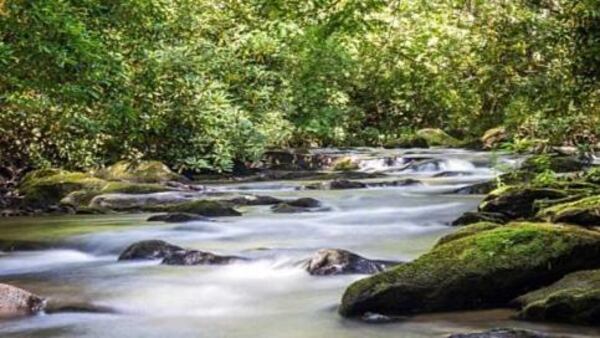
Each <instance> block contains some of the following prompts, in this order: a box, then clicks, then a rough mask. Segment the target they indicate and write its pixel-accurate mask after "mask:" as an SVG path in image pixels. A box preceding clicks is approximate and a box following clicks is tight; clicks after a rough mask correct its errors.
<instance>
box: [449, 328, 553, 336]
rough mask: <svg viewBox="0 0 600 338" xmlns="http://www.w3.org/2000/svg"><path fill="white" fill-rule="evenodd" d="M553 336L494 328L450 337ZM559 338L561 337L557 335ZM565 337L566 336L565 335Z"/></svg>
mask: <svg viewBox="0 0 600 338" xmlns="http://www.w3.org/2000/svg"><path fill="white" fill-rule="evenodd" d="M552 337H553V336H550V335H547V334H544V333H541V332H535V331H529V330H522V329H492V330H489V331H484V332H475V333H459V334H453V335H450V336H448V338H552ZM555 338H559V337H555ZM563 338H564V337H563Z"/></svg>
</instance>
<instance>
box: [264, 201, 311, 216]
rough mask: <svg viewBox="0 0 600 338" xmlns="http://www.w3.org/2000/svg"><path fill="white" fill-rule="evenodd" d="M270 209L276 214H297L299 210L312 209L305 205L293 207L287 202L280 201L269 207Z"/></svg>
mask: <svg viewBox="0 0 600 338" xmlns="http://www.w3.org/2000/svg"><path fill="white" fill-rule="evenodd" d="M271 210H272V211H273V212H274V213H276V214H297V213H301V212H311V211H312V209H310V208H305V207H295V206H292V205H289V204H287V203H280V204H277V205H274V206H273V207H271Z"/></svg>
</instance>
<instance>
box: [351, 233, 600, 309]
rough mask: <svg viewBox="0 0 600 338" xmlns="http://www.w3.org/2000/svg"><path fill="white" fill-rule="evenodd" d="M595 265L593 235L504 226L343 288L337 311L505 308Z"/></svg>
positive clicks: (598, 257)
mask: <svg viewBox="0 0 600 338" xmlns="http://www.w3.org/2000/svg"><path fill="white" fill-rule="evenodd" d="M597 267H600V233H598V232H595V231H589V230H586V229H583V228H580V227H574V226H561V225H554V224H545V223H511V224H508V225H505V226H502V227H498V228H493V229H491V230H486V231H479V232H477V233H476V234H473V235H470V236H466V237H463V238H459V239H455V240H452V241H448V242H447V243H445V244H441V245H438V246H436V247H435V248H433V249H432V250H431V251H430V252H428V253H427V254H425V255H423V256H421V257H419V258H418V259H416V260H415V261H413V262H411V263H407V264H405V265H402V266H399V267H396V268H392V269H390V270H388V271H386V272H383V273H380V274H378V275H375V276H373V277H370V278H366V279H362V280H359V281H357V282H355V283H354V284H352V285H350V287H349V288H348V289H347V290H346V292H345V294H344V296H343V299H342V304H341V306H340V309H339V311H340V313H341V314H342V315H344V316H357V315H361V314H363V313H365V312H375V313H381V314H398V315H402V314H414V313H423V312H432V311H446V310H462V309H477V308H486V307H491V306H502V305H506V304H507V302H508V301H510V300H511V299H513V298H514V297H516V296H518V295H521V294H523V293H525V292H528V291H531V290H533V289H535V288H537V287H540V286H542V285H547V284H548V283H551V282H553V281H556V280H558V279H559V278H561V277H562V276H564V275H565V274H567V273H570V272H574V271H578V270H582V269H589V268H597Z"/></svg>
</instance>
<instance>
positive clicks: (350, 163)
mask: <svg viewBox="0 0 600 338" xmlns="http://www.w3.org/2000/svg"><path fill="white" fill-rule="evenodd" d="M331 167H332V169H333V170H335V171H352V170H358V169H359V166H358V163H356V162H355V161H354V160H353V159H352V157H341V158H338V159H335V160H334V161H333V163H332V164H331Z"/></svg>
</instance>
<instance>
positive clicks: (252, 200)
mask: <svg viewBox="0 0 600 338" xmlns="http://www.w3.org/2000/svg"><path fill="white" fill-rule="evenodd" d="M229 202H230V203H231V204H235V205H275V204H279V203H281V202H283V201H282V200H280V199H279V198H275V197H271V196H260V195H244V196H241V197H236V198H233V199H230V200H229Z"/></svg>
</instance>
